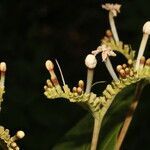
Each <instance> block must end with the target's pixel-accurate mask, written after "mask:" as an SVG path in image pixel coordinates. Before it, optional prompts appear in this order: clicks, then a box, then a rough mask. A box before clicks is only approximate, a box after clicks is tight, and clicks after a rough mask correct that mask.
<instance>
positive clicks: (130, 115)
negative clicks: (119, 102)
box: [116, 82, 144, 150]
mask: <svg viewBox="0 0 150 150" xmlns="http://www.w3.org/2000/svg"><path fill="white" fill-rule="evenodd" d="M143 87H144V86H143V85H142V82H140V83H138V85H137V87H136V91H135V96H134V98H133V100H132V102H131V105H130V107H129V111H128V113H127V115H126V118H125V121H124V124H123V126H122V129H121V131H120V133H119V136H118V139H117V142H116V150H120V148H121V145H122V143H123V141H124V139H125V136H126V134H127V131H128V128H129V126H130V123H131V121H132V118H133V115H134V112H135V110H136V108H137V105H138V103H139V97H140V95H141V93H142V89H143Z"/></svg>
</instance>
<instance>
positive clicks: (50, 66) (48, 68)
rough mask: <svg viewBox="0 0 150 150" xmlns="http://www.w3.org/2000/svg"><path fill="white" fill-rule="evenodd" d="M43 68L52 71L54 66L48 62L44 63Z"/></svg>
mask: <svg viewBox="0 0 150 150" xmlns="http://www.w3.org/2000/svg"><path fill="white" fill-rule="evenodd" d="M45 66H46V69H47V70H53V69H54V64H53V63H52V61H50V60H47V61H46V63H45Z"/></svg>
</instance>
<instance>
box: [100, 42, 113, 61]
mask: <svg viewBox="0 0 150 150" xmlns="http://www.w3.org/2000/svg"><path fill="white" fill-rule="evenodd" d="M97 50H98V51H99V52H102V60H103V61H106V59H107V57H108V56H116V54H115V53H114V52H113V50H112V49H111V47H109V46H107V45H105V44H103V45H101V46H99V47H98V48H97Z"/></svg>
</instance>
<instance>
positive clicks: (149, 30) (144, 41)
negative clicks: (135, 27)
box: [135, 21, 150, 71]
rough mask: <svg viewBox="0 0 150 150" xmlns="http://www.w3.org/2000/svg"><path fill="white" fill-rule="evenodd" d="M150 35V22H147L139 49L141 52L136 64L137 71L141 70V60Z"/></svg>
mask: <svg viewBox="0 0 150 150" xmlns="http://www.w3.org/2000/svg"><path fill="white" fill-rule="evenodd" d="M149 34H150V21H147V22H146V23H145V24H144V26H143V37H142V41H141V44H140V48H139V52H138V56H137V60H136V64H135V70H136V71H137V70H138V68H139V64H140V59H141V57H142V56H143V54H144V51H145V47H146V44H147V41H148V38H149Z"/></svg>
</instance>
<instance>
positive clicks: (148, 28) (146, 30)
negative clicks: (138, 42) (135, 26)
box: [143, 21, 150, 34]
mask: <svg viewBox="0 0 150 150" xmlns="http://www.w3.org/2000/svg"><path fill="white" fill-rule="evenodd" d="M143 32H144V33H146V34H150V21H147V22H146V23H145V24H144V26H143Z"/></svg>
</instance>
